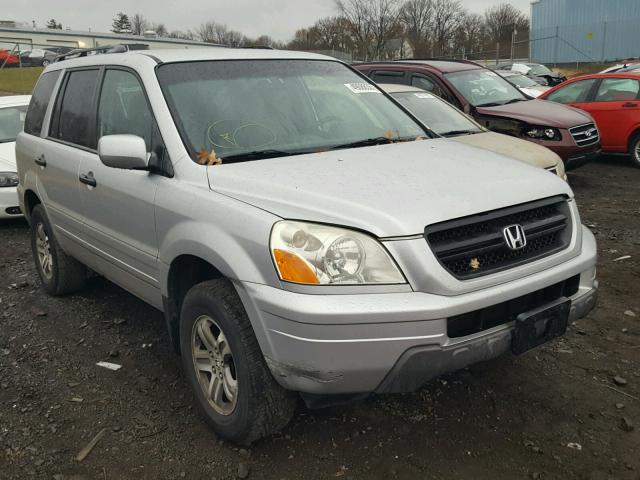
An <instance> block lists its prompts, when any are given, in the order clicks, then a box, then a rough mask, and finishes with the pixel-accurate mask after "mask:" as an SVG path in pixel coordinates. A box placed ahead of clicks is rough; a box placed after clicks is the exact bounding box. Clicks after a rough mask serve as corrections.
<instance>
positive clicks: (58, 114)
mask: <svg viewBox="0 0 640 480" xmlns="http://www.w3.org/2000/svg"><path fill="white" fill-rule="evenodd" d="M98 73H99V71H98V70H76V71H72V72H70V73H69V76H68V79H67V82H66V84H65V86H64V93H63V97H62V100H61V101H58V103H57V105H56V111H55V112H54V120H53V123H52V128H51V132H50V135H51V136H52V137H53V138H57V139H59V140H63V141H65V142H69V143H73V144H75V145H80V146H82V147H87V148H96V139H95V129H93V128H92V127H91V126H92V124H93V118H94V117H93V97H94V92H95V88H96V83H97V80H98Z"/></svg>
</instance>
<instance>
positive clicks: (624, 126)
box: [540, 72, 640, 167]
mask: <svg viewBox="0 0 640 480" xmlns="http://www.w3.org/2000/svg"><path fill="white" fill-rule="evenodd" d="M540 98H544V99H545V100H550V101H552V102H558V103H563V104H566V105H571V106H572V107H575V108H580V109H582V110H584V111H586V112H589V114H590V115H591V116H592V117H593V118H595V120H596V123H597V124H598V130H599V131H600V140H601V142H602V150H603V151H605V152H611V153H628V154H629V155H630V156H631V160H632V161H633V163H634V165H635V166H637V167H640V72H638V73H603V74H595V75H585V76H582V77H578V78H574V79H572V80H569V81H568V82H567V83H566V84H562V85H559V86H557V87H555V88H552V89H551V90H549V91H548V92H546V93H545V94H543V95H542V97H540Z"/></svg>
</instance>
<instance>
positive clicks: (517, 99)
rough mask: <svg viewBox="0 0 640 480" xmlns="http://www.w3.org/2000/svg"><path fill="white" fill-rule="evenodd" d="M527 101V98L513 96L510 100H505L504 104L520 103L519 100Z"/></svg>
mask: <svg viewBox="0 0 640 480" xmlns="http://www.w3.org/2000/svg"><path fill="white" fill-rule="evenodd" d="M525 101H526V99H525V98H512V99H511V100H509V101H508V102H504V103H503V104H502V105H509V104H510V103H518V102H525Z"/></svg>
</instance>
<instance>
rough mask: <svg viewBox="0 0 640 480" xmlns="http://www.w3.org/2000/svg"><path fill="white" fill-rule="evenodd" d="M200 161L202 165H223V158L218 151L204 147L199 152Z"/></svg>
mask: <svg viewBox="0 0 640 480" xmlns="http://www.w3.org/2000/svg"><path fill="white" fill-rule="evenodd" d="M198 163H199V164H200V165H222V159H220V158H218V156H217V155H216V152H214V151H213V150H211V152H209V151H208V150H206V149H204V148H203V149H202V150H200V151H199V152H198Z"/></svg>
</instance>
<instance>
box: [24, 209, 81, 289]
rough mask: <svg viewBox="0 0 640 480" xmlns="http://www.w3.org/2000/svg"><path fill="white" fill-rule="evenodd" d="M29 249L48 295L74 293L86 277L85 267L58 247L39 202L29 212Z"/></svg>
mask: <svg viewBox="0 0 640 480" xmlns="http://www.w3.org/2000/svg"><path fill="white" fill-rule="evenodd" d="M31 251H32V253H33V259H34V260H35V263H36V270H37V271H38V276H39V277H40V281H41V282H42V286H43V287H44V289H45V290H46V291H47V292H48V293H50V294H51V295H65V294H68V293H73V292H75V291H78V290H80V289H81V288H82V287H83V286H84V284H85V282H86V281H87V268H86V267H85V266H84V265H83V264H82V263H80V262H78V261H77V260H76V259H75V258H73V257H70V256H69V255H67V254H66V253H65V252H64V250H62V248H60V245H59V244H58V242H57V240H56V238H55V235H54V233H53V229H52V228H51V224H50V223H49V220H48V218H47V215H46V213H45V211H44V208H43V207H42V205H36V206H35V208H34V209H33V212H31Z"/></svg>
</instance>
